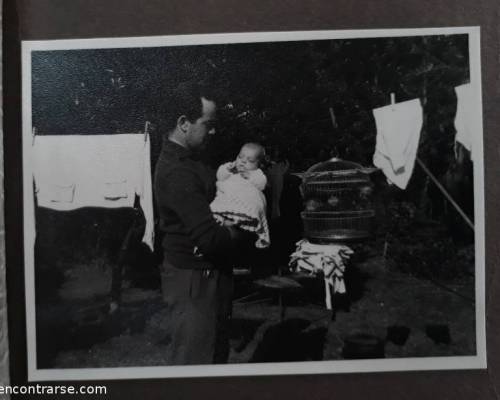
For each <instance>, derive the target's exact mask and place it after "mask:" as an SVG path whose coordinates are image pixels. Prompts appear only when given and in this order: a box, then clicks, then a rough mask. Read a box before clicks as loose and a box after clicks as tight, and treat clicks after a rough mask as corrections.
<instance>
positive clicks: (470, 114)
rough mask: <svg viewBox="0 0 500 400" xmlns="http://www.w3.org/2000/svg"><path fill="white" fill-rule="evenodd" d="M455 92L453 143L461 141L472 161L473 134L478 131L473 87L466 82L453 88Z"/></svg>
mask: <svg viewBox="0 0 500 400" xmlns="http://www.w3.org/2000/svg"><path fill="white" fill-rule="evenodd" d="M455 92H456V94H457V113H456V115H455V130H456V135H455V143H456V142H459V143H461V144H462V145H463V146H464V147H465V148H466V149H467V150H469V151H470V158H471V160H472V161H474V145H473V143H474V134H475V133H476V132H478V124H477V116H476V115H475V114H476V112H475V111H476V109H477V107H476V105H475V104H474V87H473V86H472V84H470V83H468V84H466V85H460V86H457V87H456V88H455Z"/></svg>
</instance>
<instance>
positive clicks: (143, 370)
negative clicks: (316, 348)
mask: <svg viewBox="0 0 500 400" xmlns="http://www.w3.org/2000/svg"><path fill="white" fill-rule="evenodd" d="M456 34H467V35H468V36H469V63H470V77H471V82H472V81H473V80H474V81H476V82H477V83H478V84H476V85H474V87H475V88H476V89H477V90H476V91H475V93H474V95H475V100H476V101H475V102H474V104H476V105H477V107H476V110H475V112H476V113H477V114H475V115H477V116H479V118H477V121H478V122H477V123H478V126H477V132H480V133H481V134H480V135H477V136H476V137H475V138H474V140H475V142H474V144H473V146H474V151H475V159H474V216H475V218H474V221H475V307H476V355H475V356H452V357H418V358H397V359H376V360H335V361H315V362H283V363H256V364H227V365H202V366H159V367H117V368H80V369H73V368H72V369H38V368H37V362H36V354H37V349H36V318H35V277H34V265H35V258H34V235H35V221H34V220H32V219H28V218H26V216H27V215H33V214H32V213H30V212H29V211H30V210H32V209H33V207H34V200H33V192H32V191H31V189H29V190H28V188H32V176H33V175H32V174H33V166H32V162H31V158H30V157H29V154H30V151H31V147H32V114H31V110H32V93H31V87H32V86H31V53H32V52H33V51H40V50H78V49H107V48H133V47H167V46H190V45H210V44H235V43H259V42H261V43H263V42H285V41H312V40H332V39H355V38H356V39H357V38H382V37H408V36H432V35H456ZM21 53H22V138H23V140H22V150H23V188H24V191H23V193H24V194H23V200H24V208H23V210H24V272H25V297H26V332H27V335H26V340H27V354H28V380H29V381H54V380H104V379H150V378H174V377H214V376H244V375H253V376H257V375H297V374H325V373H353V372H358V373H366V372H382V371H415V370H443V369H445V370H446V369H450V370H451V369H456V370H458V369H485V368H486V367H487V363H486V327H485V323H486V321H485V314H486V310H485V308H486V307H485V212H484V207H485V201H484V168H485V166H484V155H483V122H482V94H481V61H480V60H481V58H480V28H479V27H478V26H471V27H447V28H417V29H369V30H339V31H333V30H327V31H292V32H260V33H220V34H193V35H172V36H152V37H123V38H99V39H67V40H47V41H23V42H22V44H21ZM476 150H477V152H476Z"/></svg>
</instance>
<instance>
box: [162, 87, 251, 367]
mask: <svg viewBox="0 0 500 400" xmlns="http://www.w3.org/2000/svg"><path fill="white" fill-rule="evenodd" d="M164 116H165V119H166V124H167V129H168V131H167V132H166V135H165V137H164V139H163V145H162V150H161V154H160V157H159V159H158V163H157V165H156V170H155V178H154V189H155V199H156V204H157V208H158V212H159V218H160V229H161V230H162V231H163V233H164V238H163V241H162V246H163V251H164V261H163V264H162V266H161V273H162V292H163V297H164V299H165V301H166V303H167V306H168V309H169V313H170V315H169V319H170V321H171V322H170V328H171V338H172V342H171V349H172V353H171V357H172V358H171V363H172V364H175V365H186V364H191V365H193V364H212V363H225V362H227V358H228V355H229V329H230V318H231V304H232V289H233V281H232V279H233V278H232V267H233V264H234V262H235V260H236V256H237V255H241V254H242V253H243V252H245V251H246V250H248V249H250V248H251V247H252V246H253V245H254V243H255V241H256V235H255V234H254V233H251V232H249V231H247V230H242V229H240V228H238V227H237V225H235V224H234V223H231V222H230V221H226V222H224V223H221V222H220V221H219V222H218V221H216V219H215V218H214V215H213V213H212V210H211V209H210V203H211V202H212V201H213V200H214V198H215V194H216V185H215V183H216V176H215V173H214V171H213V170H211V169H210V168H208V167H207V166H205V165H204V164H203V163H202V162H201V161H200V160H199V157H198V156H199V154H200V153H201V152H203V151H204V150H205V149H206V143H207V139H208V137H209V136H210V135H213V134H215V127H214V124H215V116H216V103H215V101H214V99H213V97H212V96H211V95H210V93H209V92H208V91H207V90H206V89H205V88H203V87H202V86H200V85H197V84H192V83H185V84H180V85H179V86H178V88H177V89H176V90H175V91H174V92H173V93H172V96H171V101H170V102H168V109H167V108H166V109H165V111H164ZM228 173H229V172H228Z"/></svg>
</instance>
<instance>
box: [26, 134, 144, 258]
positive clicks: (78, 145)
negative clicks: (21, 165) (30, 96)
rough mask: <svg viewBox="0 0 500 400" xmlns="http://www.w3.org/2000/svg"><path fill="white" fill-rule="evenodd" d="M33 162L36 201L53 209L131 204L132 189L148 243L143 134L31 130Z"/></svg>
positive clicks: (64, 209)
mask: <svg viewBox="0 0 500 400" xmlns="http://www.w3.org/2000/svg"><path fill="white" fill-rule="evenodd" d="M32 163H33V164H32V166H33V177H34V181H35V193H36V197H37V202H38V206H40V207H46V208H50V209H53V210H58V211H70V210H75V209H78V208H82V207H104V208H121V207H133V206H134V200H135V195H136V194H137V195H138V196H139V198H140V204H141V207H142V210H143V212H144V216H145V219H146V230H145V233H144V237H143V242H144V243H146V244H147V245H148V246H149V247H150V248H151V249H153V236H154V220H153V193H152V182H151V166H150V142H149V137H148V136H146V138H145V137H144V135H142V134H117V135H64V136H63V135H61V136H59V135H58V136H54V135H49V136H36V137H35V140H34V144H33V148H32Z"/></svg>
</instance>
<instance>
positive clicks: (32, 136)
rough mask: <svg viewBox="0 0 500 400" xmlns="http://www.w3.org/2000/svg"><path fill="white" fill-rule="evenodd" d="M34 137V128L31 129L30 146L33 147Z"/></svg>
mask: <svg viewBox="0 0 500 400" xmlns="http://www.w3.org/2000/svg"><path fill="white" fill-rule="evenodd" d="M35 137H36V128H35V127H33V128H31V145H32V146H34V145H35Z"/></svg>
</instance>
